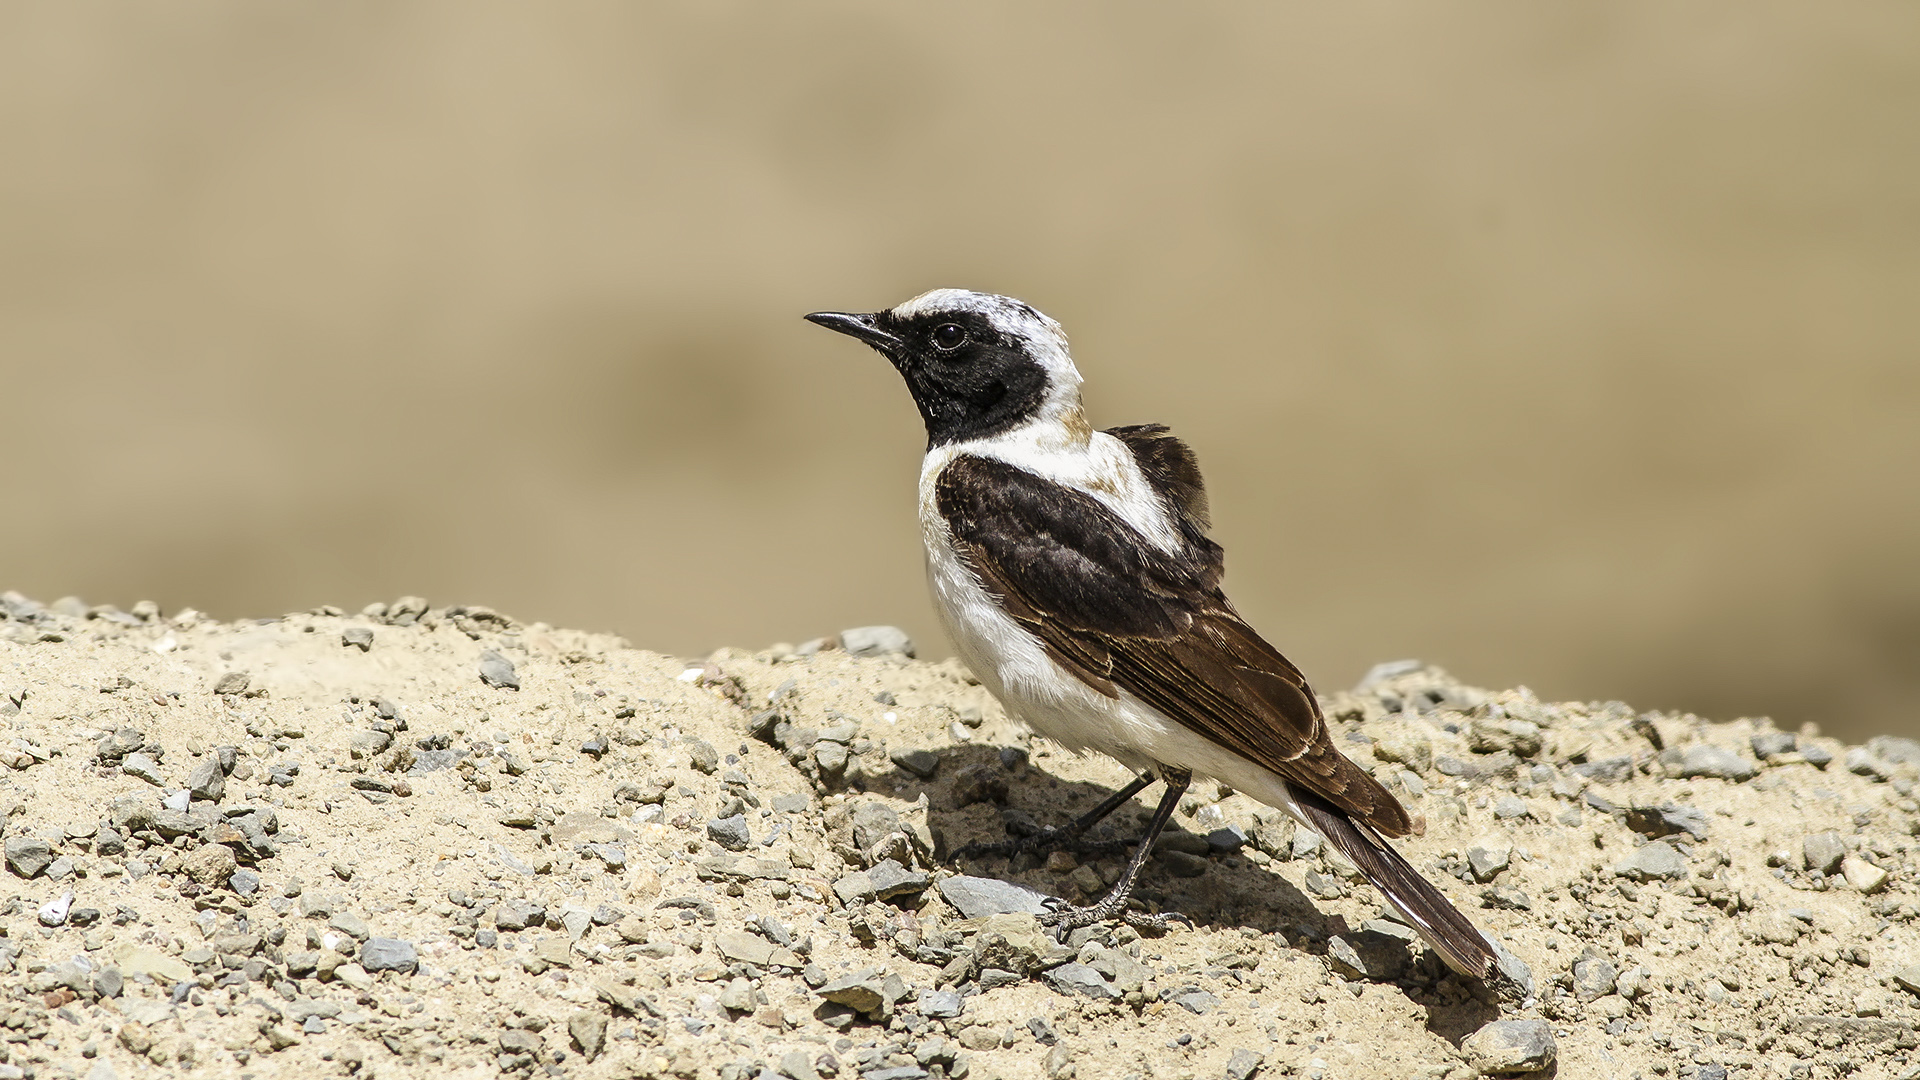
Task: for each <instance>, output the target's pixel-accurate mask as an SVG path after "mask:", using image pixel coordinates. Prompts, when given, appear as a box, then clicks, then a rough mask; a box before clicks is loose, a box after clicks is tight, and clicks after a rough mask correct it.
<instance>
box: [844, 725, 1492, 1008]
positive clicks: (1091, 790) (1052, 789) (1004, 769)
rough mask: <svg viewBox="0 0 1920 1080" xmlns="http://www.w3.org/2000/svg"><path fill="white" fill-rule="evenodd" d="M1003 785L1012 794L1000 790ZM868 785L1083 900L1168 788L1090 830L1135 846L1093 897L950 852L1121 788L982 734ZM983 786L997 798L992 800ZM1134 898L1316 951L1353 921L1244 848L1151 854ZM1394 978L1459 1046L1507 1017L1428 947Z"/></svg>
mask: <svg viewBox="0 0 1920 1080" xmlns="http://www.w3.org/2000/svg"><path fill="white" fill-rule="evenodd" d="M1002 785H1004V795H1000V794H999V792H1000V789H1001V787H1002ZM860 786H862V787H864V789H865V790H870V791H873V792H874V793H876V794H885V795H888V796H891V797H893V798H900V799H906V800H909V801H917V800H918V799H919V798H920V796H921V795H923V794H924V795H925V796H926V797H927V804H928V821H927V824H928V827H929V828H930V829H931V831H932V832H933V835H934V838H935V841H936V857H937V858H939V859H940V860H942V861H944V862H946V864H947V865H949V866H951V867H953V868H954V869H956V870H959V871H961V872H963V873H968V874H974V875H977V876H981V877H992V878H998V879H1000V880H1002V881H1010V882H1014V883H1016V884H1019V885H1024V886H1026V887H1028V888H1031V889H1033V890H1035V891H1037V892H1040V893H1044V894H1047V895H1050V896H1058V897H1061V898H1063V899H1066V900H1068V901H1069V902H1077V903H1081V904H1088V903H1093V902H1094V901H1096V900H1098V899H1100V897H1101V896H1103V895H1104V894H1105V892H1106V888H1107V886H1106V884H1105V883H1106V882H1111V881H1112V880H1114V879H1115V877H1116V876H1117V875H1118V874H1119V873H1120V871H1121V870H1122V869H1124V867H1125V865H1126V861H1127V859H1128V858H1129V857H1130V855H1131V852H1132V846H1133V843H1134V842H1136V841H1138V840H1139V839H1140V837H1141V836H1142V834H1144V833H1145V831H1146V826H1147V822H1148V819H1149V818H1150V817H1151V816H1152V807H1153V804H1154V803H1156V802H1157V801H1158V799H1159V796H1160V794H1161V792H1162V791H1163V790H1164V789H1162V788H1160V787H1159V786H1158V785H1157V784H1156V785H1153V786H1150V787H1149V788H1147V790H1146V791H1144V792H1142V793H1141V794H1140V795H1139V796H1136V797H1135V798H1134V799H1131V800H1129V801H1128V802H1126V803H1125V804H1123V805H1121V806H1120V807H1119V808H1118V809H1116V810H1115V811H1114V812H1113V813H1112V814H1110V815H1108V817H1107V818H1106V820H1105V821H1103V822H1101V823H1100V824H1099V825H1098V826H1096V827H1094V828H1093V829H1091V830H1089V831H1088V834H1087V838H1088V839H1093V840H1121V841H1125V842H1126V847H1125V849H1124V850H1123V851H1121V852H1119V853H1118V854H1114V855H1102V856H1100V857H1096V858H1092V859H1091V860H1089V861H1091V862H1092V863H1093V864H1094V865H1095V867H1096V868H1097V870H1098V871H1099V873H1100V877H1101V880H1102V882H1103V884H1102V885H1101V887H1100V889H1099V890H1098V891H1097V892H1095V893H1093V894H1091V895H1084V894H1082V893H1081V892H1080V890H1079V889H1078V888H1077V886H1075V885H1074V883H1073V882H1072V881H1071V879H1070V878H1069V877H1068V875H1069V874H1070V873H1071V872H1072V870H1071V869H1068V870H1065V871H1061V872H1055V871H1051V870H1048V869H1046V867H1045V864H1044V862H1043V861H1042V860H1041V859H1037V858H1034V857H1031V856H1019V857H1015V858H1014V859H1011V860H1009V859H1007V858H1004V857H998V856H987V857H983V858H979V859H969V860H964V862H965V865H960V864H959V863H955V862H954V861H953V860H952V855H951V853H952V852H955V851H958V850H960V849H961V848H963V847H965V846H966V845H967V844H970V843H988V844H990V843H997V842H1000V841H1002V840H1006V839H1009V838H1010V837H1011V835H1012V834H1011V833H1010V832H1009V831H1008V829H1007V818H1008V817H1009V816H1018V815H1019V814H1022V813H1024V814H1025V815H1027V816H1028V817H1030V818H1031V820H1032V823H1033V824H1037V825H1038V826H1040V827H1042V828H1048V827H1053V826H1060V825H1065V824H1068V823H1069V822H1071V821H1073V820H1074V819H1075V818H1077V817H1078V816H1080V815H1081V814H1084V813H1086V812H1087V811H1089V810H1091V809H1093V808H1094V807H1095V806H1097V805H1098V804H1099V803H1100V802H1101V801H1102V800H1104V799H1106V798H1107V797H1108V796H1110V795H1112V794H1113V792H1114V790H1115V789H1114V788H1111V787H1107V786H1105V785H1102V784H1097V783H1091V782H1088V781H1081V780H1068V779H1065V778H1063V777H1060V776H1057V775H1055V774H1053V773H1051V772H1048V771H1047V770H1046V769H1045V768H1042V767H1041V766H1039V765H1036V764H1033V763H1032V762H1030V761H1027V760H1025V759H1024V758H1022V759H1020V760H1017V761H1015V762H1014V763H1012V764H1008V763H1007V762H1005V761H1003V758H1002V751H1001V749H1000V748H998V747H992V746H984V745H979V744H970V745H964V746H957V747H953V748H950V749H948V750H945V751H943V752H942V753H941V756H940V765H939V768H938V770H937V771H936V772H935V773H934V775H933V776H931V777H920V776H917V775H914V774H912V773H909V772H907V771H905V770H903V769H899V768H895V769H894V770H893V771H892V772H891V773H888V774H885V775H882V776H878V777H870V778H865V780H864V781H863V782H862V784H861V785H860ZM982 794H986V795H988V796H989V797H985V798H983V797H981V796H982ZM1162 835H1163V836H1172V837H1174V839H1173V841H1172V843H1171V844H1170V845H1169V846H1174V847H1177V848H1180V849H1182V850H1190V849H1198V848H1200V847H1201V846H1202V845H1203V844H1204V840H1205V838H1204V837H1200V836H1196V835H1194V834H1192V833H1190V832H1188V831H1187V830H1186V829H1184V828H1182V827H1181V826H1180V825H1178V824H1176V823H1171V822H1170V823H1169V824H1168V825H1167V828H1166V832H1165V833H1163V834H1162ZM1134 896H1135V897H1137V898H1139V899H1140V900H1141V901H1142V902H1144V903H1145V904H1146V905H1147V906H1148V907H1149V909H1151V910H1155V911H1163V912H1178V913H1179V914H1181V915H1183V916H1185V917H1186V918H1187V919H1188V920H1190V921H1191V922H1192V923H1193V924H1194V926H1196V927H1201V926H1204V927H1208V928H1210V929H1214V930H1233V929H1246V930H1252V931H1257V932H1259V933H1260V934H1263V935H1279V936H1282V937H1284V938H1285V939H1286V940H1287V942H1288V945H1289V947H1291V948H1292V949H1294V950H1295V951H1296V952H1297V953H1301V954H1305V955H1310V956H1322V957H1323V956H1325V955H1326V952H1327V939H1328V938H1330V937H1333V936H1335V935H1338V934H1342V933H1345V932H1347V931H1348V930H1349V929H1350V927H1348V925H1347V921H1346V917H1345V916H1343V915H1339V914H1334V915H1329V914H1327V913H1326V912H1324V911H1322V910H1321V909H1320V907H1319V905H1318V904H1316V903H1315V901H1314V900H1313V899H1312V898H1310V897H1308V896H1307V895H1306V894H1304V893H1302V892H1301V891H1300V890H1299V889H1298V888H1296V887H1295V886H1294V885H1293V883H1292V882H1290V881H1288V880H1287V879H1286V878H1285V877H1283V876H1281V875H1280V874H1278V873H1275V872H1273V871H1272V870H1271V869H1269V868H1267V867H1265V866H1261V865H1257V864H1256V863H1254V862H1253V861H1252V860H1250V859H1248V858H1247V857H1246V856H1245V855H1244V854H1240V853H1214V854H1212V855H1210V856H1208V858H1207V865H1206V868H1205V871H1204V872H1203V873H1201V874H1200V875H1198V876H1195V877H1178V876H1175V875H1174V874H1172V873H1171V872H1169V870H1168V867H1167V865H1166V864H1165V863H1164V862H1163V861H1162V860H1160V859H1159V858H1151V859H1149V860H1148V861H1147V864H1146V866H1145V867H1143V868H1142V870H1141V874H1140V879H1139V884H1138V886H1137V887H1136V888H1135V890H1134ZM1395 983H1396V985H1399V986H1401V987H1402V988H1403V989H1404V990H1405V991H1406V992H1407V993H1408V995H1409V997H1410V998H1411V999H1413V1000H1414V1001H1415V1002H1416V1003H1417V1004H1420V1005H1421V1006H1423V1007H1424V1008H1425V1009H1426V1010H1427V1028H1428V1030H1430V1031H1432V1032H1433V1033H1434V1034H1436V1035H1439V1036H1440V1037H1441V1038H1444V1039H1446V1040H1447V1041H1448V1042H1450V1043H1452V1044H1453V1045H1455V1046H1458V1045H1459V1044H1460V1041H1461V1040H1462V1039H1464V1038H1465V1037H1466V1036H1467V1035H1470V1034H1472V1033H1473V1032H1474V1031H1476V1030H1478V1029H1479V1028H1480V1027H1481V1026H1482V1025H1484V1024H1485V1023H1487V1022H1488V1021H1489V1020H1493V1019H1498V1018H1499V1016H1500V1009H1499V1006H1498V1004H1497V1003H1496V1001H1495V998H1494V997H1493V995H1492V994H1491V993H1490V992H1489V991H1488V990H1487V989H1486V988H1485V987H1483V986H1481V985H1480V984H1478V983H1475V982H1472V981H1471V980H1462V979H1460V978H1458V977H1456V976H1454V975H1453V974H1452V973H1451V972H1448V971H1447V970H1446V969H1445V968H1444V966H1442V965H1441V963H1440V960H1439V958H1438V957H1437V956H1436V955H1435V954H1434V953H1433V952H1432V951H1431V950H1427V949H1422V950H1421V951H1420V952H1419V953H1418V954H1417V956H1416V960H1415V963H1414V964H1413V965H1412V967H1411V968H1410V970H1409V972H1408V974H1407V976H1406V977H1404V978H1401V979H1399V980H1396V981H1395ZM1336 992H1344V991H1336Z"/></svg>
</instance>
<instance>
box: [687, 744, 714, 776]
mask: <svg viewBox="0 0 1920 1080" xmlns="http://www.w3.org/2000/svg"><path fill="white" fill-rule="evenodd" d="M682 745H684V746H685V747H686V748H687V763H688V764H690V765H692V766H693V767H694V768H696V769H698V770H700V771H701V772H703V773H707V774H709V775H711V774H712V773H713V772H714V771H715V770H717V769H718V768H720V751H718V750H715V749H714V748H713V744H712V743H710V742H708V741H706V740H705V739H685V740H683V741H682Z"/></svg>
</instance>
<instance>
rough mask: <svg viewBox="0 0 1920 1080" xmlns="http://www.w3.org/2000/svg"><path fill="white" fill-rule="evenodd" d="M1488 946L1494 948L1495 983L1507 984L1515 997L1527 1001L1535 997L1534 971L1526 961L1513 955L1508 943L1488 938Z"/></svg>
mask: <svg viewBox="0 0 1920 1080" xmlns="http://www.w3.org/2000/svg"><path fill="white" fill-rule="evenodd" d="M1487 944H1488V945H1491V946H1493V963H1494V969H1495V981H1496V982H1502V983H1505V984H1506V985H1507V986H1508V987H1511V988H1512V989H1513V990H1514V991H1515V994H1514V996H1515V997H1518V998H1520V999H1523V1000H1524V999H1526V998H1530V997H1532V996H1533V969H1532V968H1530V967H1528V966H1527V962H1526V961H1525V960H1522V959H1520V958H1519V957H1518V956H1515V955H1514V954H1513V950H1512V949H1509V948H1507V946H1506V943H1505V942H1503V941H1501V940H1500V939H1499V938H1496V937H1488V938H1487Z"/></svg>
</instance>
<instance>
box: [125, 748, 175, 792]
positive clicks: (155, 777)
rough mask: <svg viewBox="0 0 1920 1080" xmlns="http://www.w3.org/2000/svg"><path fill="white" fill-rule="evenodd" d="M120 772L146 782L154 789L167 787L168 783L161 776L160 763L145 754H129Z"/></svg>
mask: <svg viewBox="0 0 1920 1080" xmlns="http://www.w3.org/2000/svg"><path fill="white" fill-rule="evenodd" d="M120 771H121V772H123V773H126V774H127V775H128V776H131V777H133V778H134V779H136V780H145V781H146V782H147V783H149V784H152V785H153V786H154V787H165V786H166V781H165V780H163V779H162V778H161V776H160V763H159V762H157V761H155V760H153V759H152V758H150V757H148V756H147V755H145V754H128V755H127V759H126V760H125V761H124V762H122V763H121V765H120Z"/></svg>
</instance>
